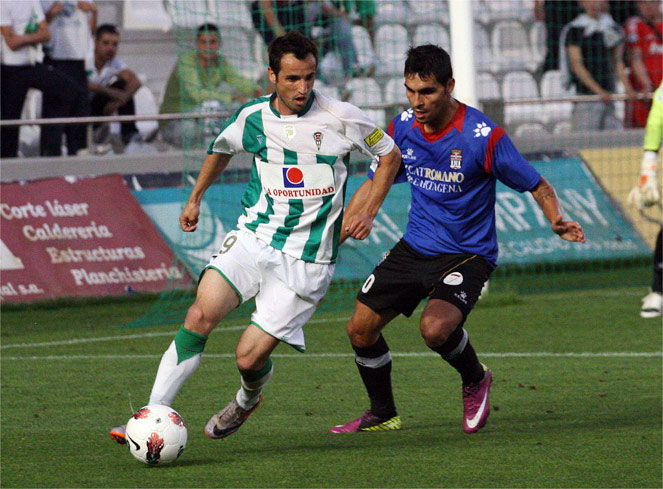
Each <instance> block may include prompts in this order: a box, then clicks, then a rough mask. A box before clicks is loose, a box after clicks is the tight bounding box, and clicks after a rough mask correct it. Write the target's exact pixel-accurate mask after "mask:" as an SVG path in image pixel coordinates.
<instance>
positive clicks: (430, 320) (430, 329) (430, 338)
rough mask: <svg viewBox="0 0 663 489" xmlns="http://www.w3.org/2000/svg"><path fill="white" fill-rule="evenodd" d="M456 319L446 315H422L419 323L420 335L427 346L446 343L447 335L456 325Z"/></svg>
mask: <svg viewBox="0 0 663 489" xmlns="http://www.w3.org/2000/svg"><path fill="white" fill-rule="evenodd" d="M458 324H459V323H458V321H457V320H456V319H454V318H451V317H448V316H440V317H437V316H423V317H422V318H421V321H420V323H419V329H420V331H421V337H422V338H423V339H424V341H425V342H426V346H428V347H429V348H434V347H439V346H442V345H443V344H444V343H446V341H447V339H448V338H449V335H451V333H453V332H454V331H455V330H456V328H457V327H458Z"/></svg>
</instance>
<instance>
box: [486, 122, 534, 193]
mask: <svg viewBox="0 0 663 489" xmlns="http://www.w3.org/2000/svg"><path fill="white" fill-rule="evenodd" d="M484 169H485V170H486V172H488V173H490V174H492V175H494V176H495V178H497V179H498V180H499V181H500V182H502V183H503V184H505V185H507V186H508V187H510V188H512V189H514V190H516V191H517V192H526V191H528V190H532V189H533V188H534V187H536V186H537V184H538V183H539V180H540V179H541V175H540V174H539V172H538V171H536V170H535V169H534V167H533V166H532V165H531V164H530V163H529V161H527V160H526V159H525V158H524V157H523V155H521V154H520V152H519V151H518V150H517V149H516V147H515V146H514V144H513V141H511V138H510V137H509V136H508V135H507V134H506V132H504V129H502V128H501V127H499V126H497V127H495V129H493V131H492V132H491V134H490V137H489V138H488V144H487V146H486V158H485V161H484Z"/></svg>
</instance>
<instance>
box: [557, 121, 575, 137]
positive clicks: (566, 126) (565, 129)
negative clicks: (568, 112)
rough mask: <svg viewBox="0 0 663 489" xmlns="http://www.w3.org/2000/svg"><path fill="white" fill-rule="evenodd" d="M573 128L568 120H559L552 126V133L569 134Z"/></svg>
mask: <svg viewBox="0 0 663 489" xmlns="http://www.w3.org/2000/svg"><path fill="white" fill-rule="evenodd" d="M572 130H573V123H572V122H571V121H570V120H568V121H559V122H558V123H556V124H555V125H554V126H553V134H570V133H571V131H572Z"/></svg>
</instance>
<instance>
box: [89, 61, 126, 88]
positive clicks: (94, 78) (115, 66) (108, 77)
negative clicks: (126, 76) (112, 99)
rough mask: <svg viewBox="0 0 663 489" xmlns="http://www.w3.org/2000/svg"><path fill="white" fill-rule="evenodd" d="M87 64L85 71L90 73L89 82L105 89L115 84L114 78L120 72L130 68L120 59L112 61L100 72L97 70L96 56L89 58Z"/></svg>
mask: <svg viewBox="0 0 663 489" xmlns="http://www.w3.org/2000/svg"><path fill="white" fill-rule="evenodd" d="M85 62H86V66H85V69H86V70H87V73H88V80H90V81H91V82H94V83H97V84H99V85H102V86H104V87H107V86H109V85H110V84H111V83H113V82H114V81H115V80H114V79H113V78H114V77H115V76H117V74H118V73H119V72H120V71H122V70H126V69H128V68H129V67H128V66H127V65H126V63H125V62H124V61H122V60H121V59H120V58H113V59H111V60H110V61H109V62H107V63H106V64H105V65H104V66H102V67H101V69H100V70H97V68H96V67H95V66H94V56H92V57H89V56H88V58H87V59H86V60H85Z"/></svg>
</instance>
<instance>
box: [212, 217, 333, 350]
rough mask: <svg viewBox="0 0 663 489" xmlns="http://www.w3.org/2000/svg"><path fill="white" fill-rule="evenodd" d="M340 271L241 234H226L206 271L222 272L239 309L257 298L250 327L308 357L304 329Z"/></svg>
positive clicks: (249, 235) (249, 234) (239, 231)
mask: <svg viewBox="0 0 663 489" xmlns="http://www.w3.org/2000/svg"><path fill="white" fill-rule="evenodd" d="M335 267H336V266H335V265H334V264H323V263H309V262H305V261H303V260H300V259H298V258H295V257H293V256H290V255H286V254H285V253H283V252H281V251H279V250H277V249H275V248H272V247H271V246H269V245H267V244H266V243H264V242H263V241H261V240H259V239H258V238H257V237H256V236H255V234H253V233H251V232H249V231H246V230H243V229H240V230H235V231H231V232H229V233H228V234H227V236H226V239H225V240H224V241H223V245H222V247H221V249H220V250H219V254H216V255H212V259H211V260H210V262H209V264H208V265H207V266H206V267H205V271H206V270H207V269H209V268H213V269H215V270H216V271H217V272H219V273H220V274H221V276H222V277H223V278H224V279H225V280H226V281H227V282H228V284H230V286H231V287H232V288H233V289H234V290H235V292H237V295H238V296H239V301H240V304H242V303H244V302H246V301H247V300H249V299H251V298H252V297H255V300H256V310H255V311H254V312H253V314H252V315H251V324H254V325H256V326H257V327H259V328H260V329H262V330H263V331H265V332H266V333H269V334H270V335H272V336H273V337H274V338H277V339H279V340H281V341H283V342H284V343H287V344H289V345H290V346H292V347H294V348H295V349H296V350H298V351H301V352H303V351H305V350H306V344H305V342H304V331H303V330H302V327H303V326H304V324H306V322H307V321H308V320H309V319H310V318H311V316H312V315H313V313H314V312H315V309H316V307H317V306H318V303H319V302H320V301H321V300H322V298H323V297H324V296H325V294H326V293H327V288H328V287H329V283H330V282H331V279H332V276H333V275H334V268H335Z"/></svg>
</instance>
